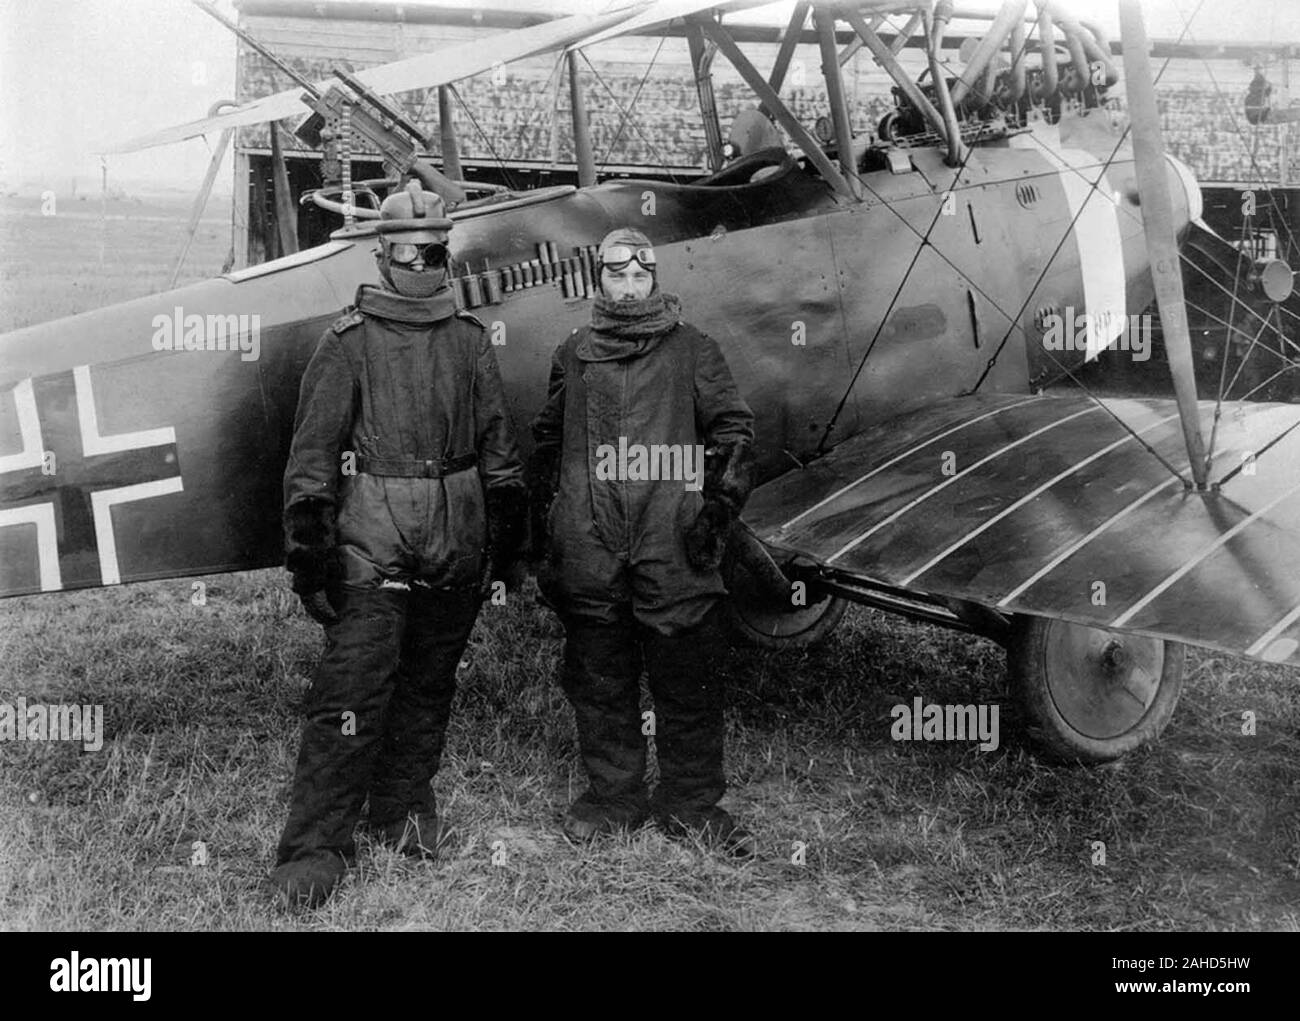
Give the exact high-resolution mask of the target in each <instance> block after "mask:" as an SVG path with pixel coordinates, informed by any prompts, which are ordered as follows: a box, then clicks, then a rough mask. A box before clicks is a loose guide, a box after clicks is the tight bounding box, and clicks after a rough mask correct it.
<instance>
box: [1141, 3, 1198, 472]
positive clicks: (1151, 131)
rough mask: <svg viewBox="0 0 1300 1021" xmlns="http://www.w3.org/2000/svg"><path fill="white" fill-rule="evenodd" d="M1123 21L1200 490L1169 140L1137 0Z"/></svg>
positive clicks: (1168, 334)
mask: <svg viewBox="0 0 1300 1021" xmlns="http://www.w3.org/2000/svg"><path fill="white" fill-rule="evenodd" d="M1119 23H1120V30H1121V32H1122V34H1123V39H1124V86H1125V90H1126V91H1127V93H1128V110H1129V117H1130V119H1131V121H1132V126H1133V161H1134V164H1135V166H1136V169H1137V183H1138V194H1139V195H1140V196H1141V200H1142V229H1143V232H1144V233H1145V234H1146V242H1147V251H1148V252H1149V253H1150V262H1151V277H1152V279H1153V281H1154V282H1155V291H1156V303H1157V304H1158V305H1159V308H1160V323H1161V325H1162V326H1163V327H1164V337H1165V350H1166V353H1167V355H1168V357H1169V372H1170V375H1171V376H1173V381H1174V396H1175V398H1176V400H1177V401H1178V414H1179V417H1180V418H1181V419H1182V423H1183V439H1184V441H1185V442H1186V444H1187V456H1188V459H1189V460H1190V461H1191V469H1192V479H1193V481H1194V482H1195V483H1196V488H1197V489H1205V487H1206V486H1205V483H1206V472H1205V443H1204V441H1203V440H1202V438H1201V425H1200V419H1199V415H1198V413H1197V403H1196V377H1195V375H1194V373H1193V367H1192V342H1191V338H1190V337H1189V336H1188V333H1187V312H1186V306H1185V302H1184V299H1183V278H1182V272H1181V264H1180V262H1179V253H1178V244H1177V240H1176V239H1175V237H1174V224H1173V206H1172V204H1171V202H1170V198H1169V177H1168V173H1167V171H1166V170H1165V167H1166V163H1165V157H1164V143H1163V141H1162V140H1161V137H1160V118H1159V113H1158V112H1157V109H1156V92H1155V86H1154V85H1153V84H1152V82H1151V64H1150V61H1149V60H1148V59H1147V51H1148V44H1147V34H1146V28H1145V27H1144V26H1143V23H1142V11H1141V9H1140V8H1139V7H1138V3H1137V0H1119Z"/></svg>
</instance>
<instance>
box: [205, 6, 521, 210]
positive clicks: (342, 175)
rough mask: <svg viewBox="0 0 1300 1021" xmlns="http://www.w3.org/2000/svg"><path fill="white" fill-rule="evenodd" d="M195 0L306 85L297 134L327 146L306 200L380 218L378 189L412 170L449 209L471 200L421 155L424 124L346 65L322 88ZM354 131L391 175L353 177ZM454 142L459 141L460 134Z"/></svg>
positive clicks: (489, 189) (425, 145)
mask: <svg viewBox="0 0 1300 1021" xmlns="http://www.w3.org/2000/svg"><path fill="white" fill-rule="evenodd" d="M193 3H194V5H195V6H196V7H198V8H200V9H201V10H203V11H205V12H206V13H208V14H210V15H211V16H212V17H213V18H215V19H216V20H217V21H219V22H221V24H222V25H224V26H225V27H226V28H228V29H230V31H231V32H233V33H234V34H235V35H236V36H237V37H238V38H239V39H241V40H243V42H245V43H246V44H248V45H249V46H250V47H252V48H253V49H254V50H256V51H257V52H258V53H260V54H262V56H264V57H266V59H267V60H269V61H271V63H273V64H274V65H275V66H276V67H277V68H279V69H280V70H281V71H283V72H284V73H285V74H286V75H288V76H289V77H290V78H291V79H293V81H295V82H297V83H298V84H299V85H301V86H302V87H303V89H304V92H303V95H302V101H303V102H304V103H305V104H307V106H309V107H310V108H311V110H312V112H311V114H310V115H309V116H308V117H307V118H306V119H305V120H304V121H303V122H302V123H301V124H299V125H298V127H297V129H296V130H295V131H294V134H295V135H296V136H297V137H298V138H300V139H301V140H302V141H303V142H305V143H306V144H307V145H309V146H311V147H312V148H313V149H319V150H320V151H321V177H322V178H323V180H324V185H323V186H322V187H321V188H317V189H312V190H310V191H306V192H304V193H303V194H302V196H301V198H300V199H299V202H300V203H301V204H303V205H306V204H308V203H311V204H314V205H317V206H319V207H320V208H322V209H327V210H329V211H331V212H335V213H339V214H340V215H341V216H342V217H343V219H344V223H345V225H346V226H349V227H350V226H352V224H353V222H354V220H355V219H357V218H360V219H375V218H377V217H378V216H379V196H378V195H377V194H376V192H375V189H376V188H393V187H397V186H400V185H401V184H402V182H403V180H404V179H405V178H406V176H407V175H411V176H414V177H416V178H418V179H419V180H420V182H421V184H422V185H423V186H424V187H425V188H426V189H428V190H429V191H433V192H437V193H438V194H439V195H441V196H442V198H443V201H444V202H445V203H446V204H447V208H448V210H451V209H454V208H455V207H456V206H457V205H459V204H460V203H462V202H464V201H465V199H466V197H467V194H468V191H467V188H466V187H465V186H464V185H463V184H462V183H457V182H456V181H453V180H452V179H451V178H449V177H447V176H446V175H445V174H443V173H441V172H439V171H438V170H436V169H434V167H432V166H431V165H430V164H429V163H428V161H426V160H423V159H421V157H420V155H419V152H420V150H421V149H423V150H425V151H427V150H428V148H429V141H428V139H427V138H426V137H425V136H424V134H423V133H422V132H421V131H420V129H419V128H418V127H416V126H415V125H414V124H413V123H411V121H409V120H408V119H407V118H406V117H405V116H403V114H402V113H401V112H400V111H399V110H397V109H396V108H395V107H393V106H391V105H390V104H389V103H387V102H385V101H384V100H383V99H382V98H381V97H380V96H378V95H376V94H375V93H374V92H373V91H372V90H370V89H369V88H367V87H366V86H365V85H364V84H362V83H361V82H360V81H358V80H357V79H356V78H355V77H353V75H352V74H351V73H350V72H348V71H347V70H346V69H344V68H342V67H339V66H337V65H336V66H335V67H333V68H332V69H331V70H332V72H333V74H334V75H335V77H337V78H338V79H339V81H340V82H341V83H342V85H334V84H331V85H329V86H328V87H327V88H326V89H325V90H324V91H323V92H322V91H321V90H320V89H318V88H317V87H316V86H315V85H314V84H312V83H311V82H310V81H308V80H307V79H306V78H305V77H303V76H302V75H301V74H299V73H298V72H297V71H295V70H294V69H293V68H292V67H290V66H289V65H288V64H286V63H285V62H284V61H283V60H281V59H280V58H279V57H277V56H276V55H275V54H274V53H273V52H272V51H271V50H270V49H268V48H267V47H266V46H264V45H263V44H262V43H261V42H259V41H258V40H257V39H256V38H254V37H253V36H252V35H251V34H249V33H248V32H246V31H245V30H244V29H242V28H240V27H239V26H238V25H237V24H235V23H234V22H233V21H231V20H230V19H229V18H227V17H226V16H225V15H223V14H222V13H221V12H220V11H218V10H217V9H216V8H215V7H213V6H212V4H211V3H209V2H207V0H193ZM272 130H273V131H274V129H272ZM354 133H355V135H356V136H359V137H360V138H362V139H364V140H365V141H366V142H368V143H369V144H370V145H371V146H373V147H374V148H375V150H376V151H378V153H379V155H380V158H381V159H382V161H383V164H384V173H385V175H386V176H385V177H383V178H379V179H377V180H367V181H357V182H354V181H353V180H352V139H353V136H354ZM273 138H274V136H273ZM447 144H449V143H448V140H447V139H446V138H444V147H445V146H446V145H447ZM450 144H452V145H454V138H453V139H452V141H451V142H450ZM286 184H287V181H286ZM470 187H471V188H472V189H473V190H476V191H486V192H497V191H502V190H504V189H502V188H500V187H498V186H497V185H489V184H475V185H472V186H470ZM335 196H337V197H335ZM358 196H363V197H366V198H368V199H369V200H370V201H371V203H372V205H371V207H370V208H365V207H360V206H358V205H357V204H356V200H357V197H358Z"/></svg>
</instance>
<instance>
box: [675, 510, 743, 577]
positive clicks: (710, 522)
mask: <svg viewBox="0 0 1300 1021" xmlns="http://www.w3.org/2000/svg"><path fill="white" fill-rule="evenodd" d="M734 521H735V515H734V514H733V513H732V511H731V508H730V507H728V506H727V505H726V504H724V503H722V502H721V501H719V500H705V501H704V506H703V507H701V508H700V513H699V514H697V515H696V517H695V521H694V522H693V523H692V524H691V527H690V528H688V529H687V530H686V560H687V561H688V562H689V563H690V565H691V566H692V567H693V568H695V570H697V571H716V570H717V569H718V568H719V567H720V566H721V565H722V557H723V555H724V554H725V553H726V552H727V537H728V536H729V535H730V534H731V526H732V523H733V522H734Z"/></svg>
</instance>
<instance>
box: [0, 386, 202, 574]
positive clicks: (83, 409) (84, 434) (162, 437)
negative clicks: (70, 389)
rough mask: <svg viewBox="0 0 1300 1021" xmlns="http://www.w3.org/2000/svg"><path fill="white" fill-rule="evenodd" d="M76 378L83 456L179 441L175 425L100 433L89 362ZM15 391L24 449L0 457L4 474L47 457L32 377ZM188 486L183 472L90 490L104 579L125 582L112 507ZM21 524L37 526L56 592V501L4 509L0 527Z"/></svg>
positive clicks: (41, 563)
mask: <svg viewBox="0 0 1300 1021" xmlns="http://www.w3.org/2000/svg"><path fill="white" fill-rule="evenodd" d="M72 378H73V382H74V384H75V387H76V394H77V422H78V425H79V426H80V431H81V449H82V455H83V456H85V457H90V456H92V455H96V454H110V453H119V452H121V451H125V450H140V449H143V448H145V447H158V446H167V445H174V444H175V443H176V430H175V429H173V428H172V427H171V426H166V427H164V428H161V429H144V430H139V431H136V432H128V433H118V434H116V435H113V436H104V435H102V434H101V433H100V431H99V419H98V416H97V415H96V412H95V393H94V387H93V385H92V383H91V379H90V366H89V365H77V366H75V367H74V368H73V370H72ZM12 393H13V396H14V407H15V410H16V412H17V415H18V430H19V433H20V434H21V436H22V441H23V448H22V450H21V451H19V452H18V453H16V454H6V455H3V456H0V473H2V472H11V471H19V470H21V469H24V468H35V467H39V466H40V465H41V464H42V463H43V460H44V457H45V450H44V444H43V442H42V439H41V423H40V415H39V413H38V409H37V407H36V393H35V390H34V388H33V385H32V380H31V378H28V379H24V380H23V381H22V382H21V383H18V384H17V385H16V386H15V387H14V388H13V390H12ZM56 470H57V469H56ZM184 488H185V486H184V483H183V482H182V480H181V477H180V476H179V475H176V476H174V477H173V478H169V479H159V480H157V481H155V482H140V483H136V484H134V485H130V486H118V487H116V488H114V489H101V490H98V491H95V492H92V493H91V494H90V506H91V512H92V516H93V520H94V527H95V543H96V546H97V547H98V552H99V573H100V579H101V584H104V585H118V584H121V581H122V573H121V570H120V568H119V566H118V561H117V539H116V536H115V535H114V533H113V514H112V508H113V507H114V506H115V505H117V504H120V503H131V502H134V501H136V500H147V499H149V498H150V497H154V496H163V495H166V494H167V493H179V492H181V491H182V490H183V489H184ZM20 524H32V525H35V526H36V557H37V563H38V567H39V574H40V584H41V591H42V592H56V591H58V590H60V589H62V588H63V579H62V575H61V574H60V572H59V548H58V531H57V528H56V524H55V518H54V504H53V502H49V503H40V504H33V505H29V506H26V507H15V508H11V509H9V510H3V511H0V528H4V527H6V526H8V525H20Z"/></svg>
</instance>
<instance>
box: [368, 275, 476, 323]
mask: <svg viewBox="0 0 1300 1021" xmlns="http://www.w3.org/2000/svg"><path fill="white" fill-rule="evenodd" d="M353 304H354V305H355V306H356V308H357V311H359V312H364V313H366V315H371V316H374V317H375V318H377V319H387V320H389V321H390V322H394V323H406V324H409V325H412V326H427V325H429V324H430V323H436V322H438V321H439V320H442V319H450V318H451V317H452V316H453V315H455V314H456V301H455V299H454V298H453V296H452V291H451V287H450V285H448V286H446V287H440V288H438V290H437V291H435V292H434V293H433V294H432V295H430V296H429V297H427V298H408V297H406V295H404V294H398V293H397V292H396V291H390V290H387V289H385V288H383V287H376V286H375V285H374V284H362V285H361V286H360V287H358V288H357V297H356V301H355V302H353Z"/></svg>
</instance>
